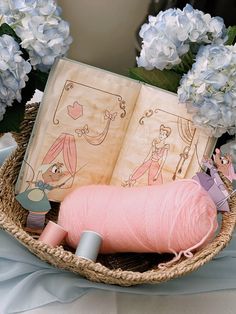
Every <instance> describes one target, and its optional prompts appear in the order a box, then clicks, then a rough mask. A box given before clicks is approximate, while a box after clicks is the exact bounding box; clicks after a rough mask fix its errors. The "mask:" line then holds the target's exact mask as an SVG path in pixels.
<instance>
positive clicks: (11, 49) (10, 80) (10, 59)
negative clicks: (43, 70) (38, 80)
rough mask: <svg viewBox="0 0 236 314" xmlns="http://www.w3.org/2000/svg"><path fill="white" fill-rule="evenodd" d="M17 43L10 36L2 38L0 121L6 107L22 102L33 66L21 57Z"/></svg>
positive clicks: (0, 42)
mask: <svg viewBox="0 0 236 314" xmlns="http://www.w3.org/2000/svg"><path fill="white" fill-rule="evenodd" d="M21 53H22V52H21V50H20V47H19V45H18V44H17V42H16V41H15V40H14V39H13V38H12V37H11V36H8V35H3V36H1V37H0V121H1V120H2V119H3V115H4V113H5V110H6V107H7V106H11V105H12V103H13V101H14V100H15V99H16V100H17V101H18V102H20V101H21V90H22V88H24V87H25V82H26V81H27V80H28V76H27V74H28V73H29V72H30V71H31V65H30V63H29V62H28V61H25V60H24V59H23V58H22V56H21Z"/></svg>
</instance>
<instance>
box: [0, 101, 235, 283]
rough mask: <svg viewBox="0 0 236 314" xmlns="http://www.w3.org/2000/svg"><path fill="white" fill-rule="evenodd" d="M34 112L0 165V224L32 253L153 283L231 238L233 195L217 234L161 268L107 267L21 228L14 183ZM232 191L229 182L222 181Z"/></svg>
mask: <svg viewBox="0 0 236 314" xmlns="http://www.w3.org/2000/svg"><path fill="white" fill-rule="evenodd" d="M36 114H37V105H30V106H28V107H27V109H26V115H25V119H24V121H23V123H22V126H21V132H20V133H19V134H14V137H15V139H16V141H17V143H18V147H17V149H16V151H15V152H14V153H13V154H12V155H11V156H10V157H9V158H8V159H7V161H6V162H5V163H4V164H3V166H2V167H1V169H0V227H1V228H2V229H4V230H5V231H7V232H8V233H10V234H11V235H12V236H13V237H15V238H16V239H17V240H18V241H19V242H21V243H22V244H23V245H24V246H25V247H27V248H28V249H29V250H30V251H31V252H32V253H33V254H35V255H36V256H38V257H39V258H40V259H42V260H44V261H46V262H48V263H49V264H52V265H54V266H56V267H58V268H61V269H66V270H69V271H72V272H74V273H77V274H80V275H82V276H84V277H86V278H87V279H89V280H91V281H95V282H102V283H107V284H117V285H120V286H131V285H137V284H144V283H145V284H147V283H150V284H157V283H161V282H165V281H168V280H170V279H173V278H177V277H180V276H183V275H185V274H187V273H190V272H192V271H194V270H196V269H198V268H199V267H201V266H202V265H204V264H205V263H207V262H209V261H210V260H212V258H214V256H215V255H217V254H218V253H219V252H220V251H221V250H222V249H223V248H224V247H225V246H226V245H227V244H228V243H229V241H230V240H231V237H232V234H233V231H234V227H235V224H236V196H235V195H233V196H232V197H231V199H230V200H229V206H230V209H231V211H230V212H229V213H223V214H222V224H221V228H220V231H219V233H218V235H217V236H216V237H215V238H214V240H213V241H212V242H211V243H210V244H208V245H207V246H205V247H204V248H203V249H201V250H199V251H198V252H196V253H194V255H193V257H191V258H182V259H181V260H179V261H178V262H176V263H175V264H174V265H170V266H168V267H167V268H165V269H158V268H157V267H154V268H152V269H150V270H147V271H145V272H142V273H141V272H134V271H124V270H121V269H115V270H111V269H109V268H107V267H105V266H103V265H102V264H100V263H94V262H91V261H87V260H84V259H82V258H79V257H77V256H75V255H74V254H73V253H71V252H70V251H66V250H65V249H64V248H63V247H62V246H59V247H56V248H52V247H50V246H48V245H46V244H44V243H42V242H40V241H38V240H36V239H34V238H33V237H32V236H31V235H29V234H28V233H27V232H25V231H24V230H23V227H22V226H23V223H24V222H25V218H26V214H27V212H26V211H25V210H24V209H23V208H21V206H20V205H19V204H18V203H17V201H16V200H15V194H14V185H15V182H16V179H17V176H18V173H19V170H20V166H21V163H22V160H23V157H24V153H25V149H26V146H27V143H28V140H29V137H30V133H31V131H32V127H33V123H34V120H35V117H36ZM225 184H226V186H227V188H228V189H229V190H230V191H232V187H231V186H230V184H229V182H228V181H227V180H226V182H225Z"/></svg>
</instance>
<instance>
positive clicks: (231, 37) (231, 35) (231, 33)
mask: <svg viewBox="0 0 236 314" xmlns="http://www.w3.org/2000/svg"><path fill="white" fill-rule="evenodd" d="M227 35H228V40H227V41H226V45H233V44H234V43H235V37H236V25H234V26H229V27H228V28H227Z"/></svg>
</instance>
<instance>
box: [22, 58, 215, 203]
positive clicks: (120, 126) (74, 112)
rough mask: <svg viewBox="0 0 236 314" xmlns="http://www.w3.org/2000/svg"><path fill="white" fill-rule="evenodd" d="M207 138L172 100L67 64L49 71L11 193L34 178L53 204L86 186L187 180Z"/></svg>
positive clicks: (205, 150) (207, 146) (207, 148)
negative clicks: (76, 188)
mask: <svg viewBox="0 0 236 314" xmlns="http://www.w3.org/2000/svg"><path fill="white" fill-rule="evenodd" d="M214 144H215V139H214V138H209V137H208V136H206V135H205V134H204V131H201V130H198V129H196V128H194V126H193V123H192V121H191V116H190V115H189V114H188V113H187V112H186V109H185V106H184V105H181V104H179V103H178V99H177V95H175V94H173V93H170V92H167V91H164V90H162V89H159V88H156V87H152V86H149V85H145V84H142V83H140V82H138V81H135V80H132V79H129V78H126V77H123V76H120V75H117V74H113V73H110V72H107V71H104V70H101V69H98V68H94V67H91V66H88V65H85V64H81V63H79V62H75V61H71V60H68V59H60V60H58V61H57V63H56V64H55V65H54V68H53V69H52V70H51V72H50V76H49V80H48V83H47V86H46V90H45V93H44V96H43V100H42V103H41V105H40V109H39V112H38V116H37V119H36V123H35V126H34V129H33V132H32V135H31V139H30V143H29V146H28V148H27V151H26V155H25V158H24V161H23V164H22V168H21V171H20V175H19V178H18V181H17V185H16V193H20V192H23V191H24V190H26V189H27V188H29V187H33V186H34V184H35V183H36V182H39V181H42V182H44V183H47V184H49V185H50V187H51V188H50V189H49V190H50V191H49V193H48V198H49V200H52V201H61V200H63V198H64V197H65V196H66V195H67V194H68V193H69V192H70V191H71V190H72V189H74V188H75V187H77V186H83V185H88V184H112V185H119V186H138V185H139V186H140V185H148V184H149V185H152V184H162V183H165V182H168V181H172V180H176V179H180V178H191V177H192V176H193V175H194V174H195V173H196V172H197V171H198V170H199V169H200V166H199V161H201V159H202V157H203V155H209V154H210V153H211V152H212V150H213V147H214Z"/></svg>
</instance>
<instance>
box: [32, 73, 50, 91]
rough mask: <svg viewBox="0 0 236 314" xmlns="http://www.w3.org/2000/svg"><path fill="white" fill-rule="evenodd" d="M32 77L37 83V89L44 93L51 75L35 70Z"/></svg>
mask: <svg viewBox="0 0 236 314" xmlns="http://www.w3.org/2000/svg"><path fill="white" fill-rule="evenodd" d="M32 75H33V80H34V82H35V88H36V89H38V90H40V91H41V92H43V91H44V89H45V85H46V83H47V79H48V75H49V73H46V72H41V71H39V70H33V71H32Z"/></svg>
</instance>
